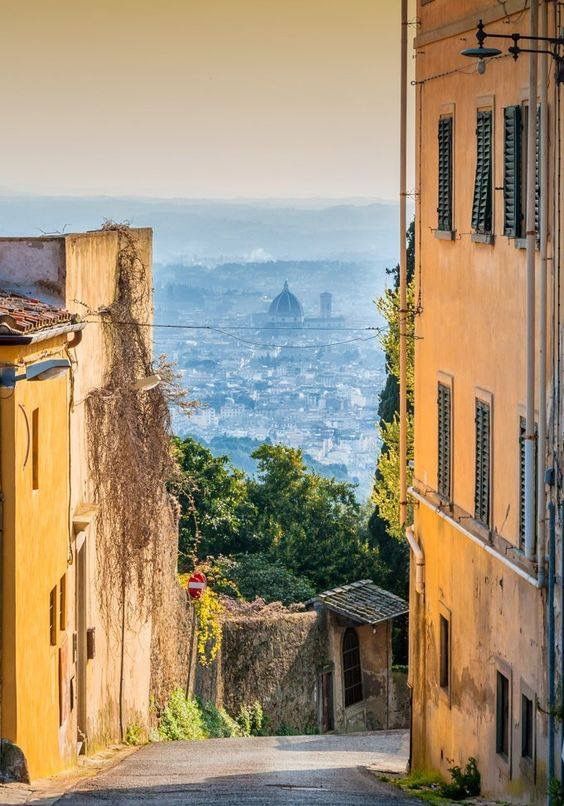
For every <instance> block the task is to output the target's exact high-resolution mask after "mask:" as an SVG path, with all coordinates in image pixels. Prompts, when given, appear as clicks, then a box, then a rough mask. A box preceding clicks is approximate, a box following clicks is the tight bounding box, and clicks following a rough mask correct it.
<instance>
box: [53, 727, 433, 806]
mask: <svg viewBox="0 0 564 806" xmlns="http://www.w3.org/2000/svg"><path fill="white" fill-rule="evenodd" d="M408 747H409V736H408V734H407V732H405V731H388V732H382V733H372V734H362V735H350V736H291V737H290V736H288V737H268V738H252V739H212V740H208V741H204V742H170V743H166V744H153V745H148V746H147V747H144V748H142V749H141V750H140V751H139V752H137V753H134V754H133V755H132V756H129V757H128V758H126V759H125V760H124V761H123V762H122V763H121V764H119V765H118V766H117V767H114V768H113V769H111V770H109V771H108V772H106V773H103V774H101V775H99V776H97V777H96V778H93V779H90V780H88V781H87V782H85V783H83V784H81V785H80V787H79V788H77V789H75V790H74V791H72V792H69V793H67V794H66V795H65V796H64V797H63V798H62V800H61V801H59V802H60V803H62V804H65V806H82V804H84V806H94V804H101V803H116V804H120V806H124V804H131V803H138V802H140V801H148V802H150V803H155V804H156V803H158V804H180V803H182V804H205V806H212V804H222V806H242V805H243V804H245V805H246V804H253V805H254V806H259V804H261V806H262V804H288V806H289V805H290V804H292V806H293V805H294V804H308V805H309V804H319V805H321V804H323V806H374V805H375V804H386V803H390V804H398V806H399V805H400V804H411V803H418V801H413V800H411V799H409V798H405V797H403V796H401V795H398V794H397V793H396V792H394V791H393V790H392V789H390V788H389V787H388V786H386V785H385V784H382V783H380V782H379V781H377V780H376V779H375V778H374V776H372V775H371V774H370V773H369V772H367V771H366V769H365V768H366V767H368V766H372V765H378V767H379V768H381V769H386V770H389V771H398V772H399V771H402V770H404V769H405V765H406V761H407V753H408Z"/></svg>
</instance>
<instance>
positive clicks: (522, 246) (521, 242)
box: [515, 238, 539, 252]
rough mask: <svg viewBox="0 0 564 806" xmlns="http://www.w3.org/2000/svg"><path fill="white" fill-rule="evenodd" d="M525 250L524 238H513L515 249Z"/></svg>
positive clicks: (536, 247)
mask: <svg viewBox="0 0 564 806" xmlns="http://www.w3.org/2000/svg"><path fill="white" fill-rule="evenodd" d="M526 248H527V239H526V238H515V249H526ZM538 251H539V242H538V241H535V252H538Z"/></svg>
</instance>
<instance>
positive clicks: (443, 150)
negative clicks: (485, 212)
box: [437, 115, 453, 232]
mask: <svg viewBox="0 0 564 806" xmlns="http://www.w3.org/2000/svg"><path fill="white" fill-rule="evenodd" d="M452 132H453V119H452V116H450V115H449V116H443V117H441V118H440V119H439V177H438V179H439V192H438V206H437V214H438V221H437V228H438V229H439V230H440V231H442V232H450V231H452V202H453V199H452V170H453V165H452V154H453V149H452Z"/></svg>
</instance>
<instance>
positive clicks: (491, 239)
mask: <svg viewBox="0 0 564 806" xmlns="http://www.w3.org/2000/svg"><path fill="white" fill-rule="evenodd" d="M472 241H473V242H474V243H485V244H488V245H489V246H492V245H493V244H494V243H495V235H494V234H493V232H473V233H472Z"/></svg>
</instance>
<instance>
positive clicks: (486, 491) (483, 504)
mask: <svg viewBox="0 0 564 806" xmlns="http://www.w3.org/2000/svg"><path fill="white" fill-rule="evenodd" d="M475 421H476V467H475V487H474V517H475V518H476V520H478V521H481V522H482V523H483V524H484V525H486V526H488V525H489V521H490V439H491V436H490V407H489V405H488V404H487V403H484V402H483V401H482V400H476V416H475Z"/></svg>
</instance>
